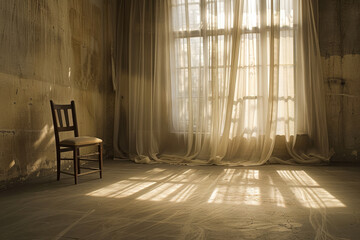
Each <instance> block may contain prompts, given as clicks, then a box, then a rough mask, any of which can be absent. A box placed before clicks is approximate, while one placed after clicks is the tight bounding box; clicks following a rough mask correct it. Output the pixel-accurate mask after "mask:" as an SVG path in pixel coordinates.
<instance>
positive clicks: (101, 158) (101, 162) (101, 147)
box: [98, 143, 103, 178]
mask: <svg viewBox="0 0 360 240" xmlns="http://www.w3.org/2000/svg"><path fill="white" fill-rule="evenodd" d="M98 148H99V169H100V178H102V168H103V156H102V154H103V144H102V143H100V144H99V146H98Z"/></svg>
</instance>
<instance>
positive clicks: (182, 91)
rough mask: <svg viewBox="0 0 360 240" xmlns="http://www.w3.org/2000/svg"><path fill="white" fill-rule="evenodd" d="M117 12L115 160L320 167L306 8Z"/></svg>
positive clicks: (320, 111)
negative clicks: (299, 164) (295, 164)
mask: <svg viewBox="0 0 360 240" xmlns="http://www.w3.org/2000/svg"><path fill="white" fill-rule="evenodd" d="M116 11H117V13H118V14H117V15H118V16H119V17H118V19H117V23H116V26H117V27H116V37H115V41H114V42H115V43H116V44H115V46H116V47H115V49H114V54H113V55H114V74H113V75H114V76H113V77H114V80H115V81H114V82H115V84H114V86H115V88H116V89H115V91H116V103H115V126H114V131H115V133H114V149H115V151H114V152H115V157H119V158H127V157H129V158H130V159H132V160H134V161H136V162H142V163H150V162H168V163H177V164H217V165H260V164H264V163H266V162H267V161H269V160H270V161H271V162H284V163H294V162H298V163H320V162H324V161H325V162H326V161H328V160H329V158H330V156H331V154H330V152H329V146H328V139H327V127H326V115H325V102H324V91H323V86H322V85H323V82H322V72H321V61H320V54H319V47H318V39H317V33H316V25H315V20H314V14H313V9H312V3H311V1H310V0H304V1H300V0H289V1H283V0H251V1H250V0H239V1H231V0H217V1H209V0H164V1H160V0H153V1H146V0H134V1H119V2H117V6H116ZM278 146H280V148H279V149H284V151H281V150H280V151H279V150H278V149H277V148H278ZM279 153H280V154H279Z"/></svg>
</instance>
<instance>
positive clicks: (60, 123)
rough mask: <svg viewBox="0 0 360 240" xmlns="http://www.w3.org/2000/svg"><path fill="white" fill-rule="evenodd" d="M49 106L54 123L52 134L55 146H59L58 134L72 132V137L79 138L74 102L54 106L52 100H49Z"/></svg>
mask: <svg viewBox="0 0 360 240" xmlns="http://www.w3.org/2000/svg"><path fill="white" fill-rule="evenodd" d="M50 105H51V113H52V118H53V123H54V132H55V139H56V145H58V144H59V132H68V131H74V136H75V137H78V136H79V131H78V126H77V120H76V111H75V102H74V101H71V103H70V104H68V105H60V104H54V102H53V101H52V100H50ZM69 111H71V113H70V114H71V118H72V119H71V120H72V121H70V118H69Z"/></svg>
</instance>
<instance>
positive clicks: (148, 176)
mask: <svg viewBox="0 0 360 240" xmlns="http://www.w3.org/2000/svg"><path fill="white" fill-rule="evenodd" d="M104 166H105V170H104V177H103V179H101V180H99V179H98V175H88V176H83V177H81V178H80V181H79V182H80V183H79V184H78V185H73V178H72V177H71V176H66V175H62V177H63V178H62V179H61V181H59V182H57V181H56V180H55V174H54V176H52V177H51V178H50V177H47V178H42V179H41V181H40V182H37V183H27V184H24V185H22V186H19V187H15V188H13V189H10V190H6V191H3V192H0V204H1V206H2V207H1V209H0V239H314V238H321V237H323V239H331V237H333V236H335V237H342V238H347V239H359V236H360V221H359V219H360V191H359V184H360V174H359V172H360V168H359V167H346V166H283V165H267V166H260V167H246V168H241V167H236V168H228V167H219V166H196V167H189V166H173V165H165V164H154V165H139V164H134V163H132V162H129V161H106V162H105V164H104ZM329 234H330V235H329Z"/></svg>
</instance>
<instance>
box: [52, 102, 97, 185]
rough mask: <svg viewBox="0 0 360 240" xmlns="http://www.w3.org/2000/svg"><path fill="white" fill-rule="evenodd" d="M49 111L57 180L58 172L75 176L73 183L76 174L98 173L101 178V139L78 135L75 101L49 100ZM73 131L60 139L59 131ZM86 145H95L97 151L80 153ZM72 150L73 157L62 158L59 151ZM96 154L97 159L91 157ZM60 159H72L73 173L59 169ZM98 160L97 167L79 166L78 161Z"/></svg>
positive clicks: (76, 176) (76, 177)
mask: <svg viewBox="0 0 360 240" xmlns="http://www.w3.org/2000/svg"><path fill="white" fill-rule="evenodd" d="M50 105H51V113H52V118H53V123H54V132H55V141H56V159H57V180H58V181H59V180H60V173H64V174H68V175H72V176H74V178H75V184H77V181H78V176H82V175H86V174H91V173H97V172H99V173H100V178H102V166H103V158H102V152H103V141H102V140H101V139H99V138H96V137H85V136H84V137H79V131H78V125H77V121H76V111H75V102H74V101H71V104H69V105H57V104H54V102H53V101H52V100H50ZM69 110H71V117H72V123H70V119H69ZM64 120H65V121H64ZM68 131H73V132H74V137H71V138H67V139H64V140H61V141H60V138H59V133H60V132H68ZM88 146H97V151H96V152H94V153H90V154H85V155H80V150H79V149H80V148H82V147H88ZM69 151H72V152H73V158H62V157H61V153H63V152H69ZM93 156H98V159H94V158H91V157H93ZM61 160H73V161H74V173H70V172H65V171H61V169H60V166H61V164H60V163H61ZM81 160H84V161H98V162H99V168H93V167H81V166H80V161H81ZM81 169H88V170H90V171H86V172H81Z"/></svg>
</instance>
